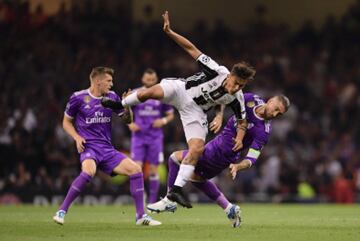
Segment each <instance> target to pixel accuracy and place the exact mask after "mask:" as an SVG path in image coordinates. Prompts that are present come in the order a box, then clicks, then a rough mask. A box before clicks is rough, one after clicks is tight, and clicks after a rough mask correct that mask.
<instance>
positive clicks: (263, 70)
mask: <svg viewBox="0 0 360 241" xmlns="http://www.w3.org/2000/svg"><path fill="white" fill-rule="evenodd" d="M249 2H250V1H245V0H243V1H235V0H226V1H221V3H220V4H221V7H219V6H218V5H219V1H215V0H211V1H188V0H186V1H166V0H158V1H155V0H154V1H145V0H143V1H130V0H127V1H110V0H107V1H97V0H93V1H87V0H84V1H82V0H79V1H69V0H65V1H57V0H51V1H45V0H43V1H41V0H32V1H20V0H14V1H0V89H1V90H2V91H1V97H0V110H1V115H0V203H20V202H29V203H38V204H47V203H58V202H59V201H61V200H62V197H63V196H64V195H65V193H66V190H67V188H68V187H69V185H70V183H71V181H72V180H73V178H74V177H75V176H76V175H77V174H78V172H79V161H78V155H77V153H76V150H75V146H74V143H73V141H72V140H71V139H69V137H68V136H67V135H66V134H65V133H64V131H63V130H62V128H61V120H62V115H63V110H64V107H65V103H66V102H67V99H68V97H69V96H70V95H71V93H72V92H74V91H76V90H79V89H84V88H87V86H88V84H89V80H88V75H89V72H90V70H91V68H92V67H94V66H98V65H101V66H110V67H113V68H114V69H115V71H116V74H115V90H116V91H117V92H119V93H121V92H122V91H123V90H125V89H127V88H133V87H137V86H139V85H140V77H141V74H142V71H143V70H144V69H145V68H147V67H153V68H154V69H156V70H157V71H158V74H159V76H160V77H169V76H188V75H190V74H192V73H193V72H195V71H196V70H197V66H196V63H194V61H191V58H190V57H189V56H187V55H186V53H184V52H183V50H181V49H180V48H179V47H178V46H176V44H175V43H173V42H172V41H171V40H170V39H169V38H167V36H166V35H165V34H164V33H163V32H162V19H161V13H162V11H164V10H165V9H167V10H169V11H170V17H171V21H172V22H171V23H172V26H173V28H174V29H175V30H177V31H180V32H181V33H183V34H184V35H185V36H186V37H188V38H189V39H190V40H192V41H193V42H194V43H195V44H196V45H198V47H199V48H200V49H201V50H202V51H203V52H205V53H207V54H208V55H210V56H212V57H213V58H214V59H215V60H217V61H218V62H220V63H222V64H224V65H226V66H228V67H230V66H231V65H232V64H233V63H235V62H236V61H238V60H246V61H248V62H250V63H251V64H252V65H254V66H255V67H256V69H257V76H256V79H255V81H254V82H253V83H251V84H250V85H249V86H247V87H246V89H245V92H246V91H253V92H255V93H258V94H260V95H262V96H264V97H269V96H271V95H273V94H275V93H284V94H286V95H287V96H289V98H290V99H291V101H292V107H291V109H290V110H289V112H288V113H287V114H286V115H285V116H284V117H283V118H281V119H279V120H275V121H274V122H273V133H272V138H271V140H270V143H269V144H268V145H267V146H266V148H265V149H264V152H263V154H262V156H261V158H260V159H259V160H258V162H257V165H256V167H255V168H251V169H249V170H246V171H244V172H242V173H241V174H240V175H238V178H237V179H236V180H235V182H233V181H232V180H231V178H230V176H229V175H228V173H227V172H224V173H223V175H222V176H220V177H219V178H217V179H216V180H215V182H216V183H217V184H219V186H220V187H221V189H222V190H223V191H224V193H225V195H227V196H228V197H229V198H230V199H231V200H237V201H256V202H360V151H359V145H360V128H359V125H360V124H359V123H360V108H359V105H360V97H359V84H360V60H359V58H358V56H359V53H360V48H359V44H358V43H359V40H360V2H359V1H355V0H353V1H352V0H342V1H336V0H330V1H326V0H321V1H320V0H318V1H310V0H305V1H296V2H295V1H285V0H271V1H270V0H269V1H265V0H263V1H260V0H259V1H251V3H249ZM229 114H231V113H230V112H227V115H229ZM179 126H181V123H180V122H179V119H178V118H177V119H176V120H175V121H174V122H172V123H170V124H169V125H168V126H167V127H166V128H165V131H166V138H165V142H166V145H165V147H166V153H165V156H166V157H168V156H169V154H170V153H171V152H172V151H173V150H177V149H181V148H184V147H185V142H184V136H183V133H182V129H181V128H179ZM113 136H114V138H113V140H114V144H115V145H116V147H117V148H119V149H121V150H124V151H126V150H129V144H130V141H129V137H130V133H129V131H128V129H127V127H126V126H125V125H124V124H122V123H120V122H119V120H116V119H114V128H113ZM210 138H211V136H210ZM165 163H166V162H165ZM163 169H164V168H163ZM188 188H189V190H188V191H189V192H191V193H193V195H191V198H192V199H193V201H208V199H206V198H205V197H204V196H202V195H199V194H198V193H197V192H196V190H195V189H192V188H191V187H190V186H189V187H188ZM128 194H129V191H128V183H127V181H126V180H124V179H122V178H118V179H114V180H110V179H109V178H107V177H105V176H104V175H102V174H101V173H99V175H97V177H96V178H94V180H93V182H92V184H91V185H90V187H89V188H88V189H87V191H86V193H85V194H84V196H83V198H82V199H80V202H84V203H99V202H100V203H114V202H130V201H131V198H130V196H127V195H128ZM162 194H164V188H163V190H162Z"/></svg>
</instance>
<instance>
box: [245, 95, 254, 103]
mask: <svg viewBox="0 0 360 241" xmlns="http://www.w3.org/2000/svg"><path fill="white" fill-rule="evenodd" d="M244 100H245V104H246V103H247V102H249V101H252V100H254V95H253V94H251V93H244Z"/></svg>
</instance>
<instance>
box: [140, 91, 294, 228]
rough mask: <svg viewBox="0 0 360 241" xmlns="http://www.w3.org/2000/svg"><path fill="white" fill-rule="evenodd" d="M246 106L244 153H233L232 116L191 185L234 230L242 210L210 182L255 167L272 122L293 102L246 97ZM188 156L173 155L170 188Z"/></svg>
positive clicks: (162, 205)
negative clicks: (226, 173)
mask: <svg viewBox="0 0 360 241" xmlns="http://www.w3.org/2000/svg"><path fill="white" fill-rule="evenodd" d="M245 104H246V114H247V120H248V130H247V132H246V134H245V137H244V141H243V143H244V145H243V147H242V149H241V150H240V151H235V152H234V151H233V150H232V145H233V139H234V138H235V136H236V128H235V126H236V117H235V116H232V117H231V118H230V119H229V120H228V122H227V124H226V126H225V127H224V129H223V131H222V132H221V133H220V134H219V135H217V136H216V137H215V138H214V139H213V140H212V141H210V142H208V143H207V144H206V146H205V151H204V153H203V154H202V155H201V156H200V158H199V162H198V163H197V165H196V167H195V172H194V174H193V176H192V177H191V181H192V183H193V184H194V185H195V186H196V187H197V188H199V189H200V190H201V191H203V192H204V193H205V194H206V195H207V196H208V197H209V198H210V199H212V200H213V201H215V202H216V203H217V204H218V205H219V206H220V207H221V208H223V209H224V211H225V213H226V214H227V217H228V218H229V219H230V220H231V221H232V223H233V227H239V226H240V223H241V217H240V207H239V206H237V205H235V204H231V203H230V202H229V201H228V200H227V199H226V197H225V196H224V194H223V193H222V192H221V191H220V190H219V189H218V188H217V186H216V185H215V184H214V183H212V182H211V181H209V180H208V179H211V178H213V177H215V176H217V175H218V174H220V173H221V172H222V171H223V170H224V169H226V168H227V167H230V172H231V175H232V177H233V179H234V178H235V176H236V173H237V172H238V171H240V170H243V169H247V168H250V167H251V166H252V165H254V164H255V162H256V160H257V158H258V157H259V155H260V152H261V150H262V148H263V147H264V145H265V144H266V143H267V142H268V139H269V136H270V133H271V122H270V120H271V119H273V118H275V117H277V116H280V115H282V114H284V113H285V112H286V111H287V110H288V108H289V106H290V101H289V99H288V98H287V97H285V96H283V95H277V96H274V97H272V98H271V99H269V100H268V101H267V102H266V103H265V102H264V101H263V100H262V99H261V98H260V97H259V96H258V95H254V94H251V93H246V94H245ZM246 151H247V152H246ZM241 152H244V153H246V155H245V157H244V158H241V156H242V155H241V154H242V153H241ZM186 153H187V151H177V152H174V153H172V154H171V156H170V158H169V163H168V164H169V177H168V188H171V187H172V186H173V185H174V180H175V177H176V175H177V172H178V171H179V166H178V165H179V163H181V162H182V161H183V159H184V156H185V155H186ZM147 208H148V210H150V211H153V212H163V211H172V212H174V211H175V210H176V203H175V202H172V201H171V200H169V198H168V197H165V198H163V199H162V200H160V201H158V202H156V203H154V204H150V205H148V206H147Z"/></svg>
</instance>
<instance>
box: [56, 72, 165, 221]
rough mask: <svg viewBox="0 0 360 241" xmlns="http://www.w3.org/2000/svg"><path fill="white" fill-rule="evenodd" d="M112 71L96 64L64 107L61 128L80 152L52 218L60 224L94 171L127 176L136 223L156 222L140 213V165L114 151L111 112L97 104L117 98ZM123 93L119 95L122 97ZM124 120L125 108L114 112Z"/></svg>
mask: <svg viewBox="0 0 360 241" xmlns="http://www.w3.org/2000/svg"><path fill="white" fill-rule="evenodd" d="M113 74H114V70H113V69H111V68H107V67H96V68H94V69H93V70H92V71H91V73H90V88H89V89H85V90H81V91H78V92H75V93H74V94H73V95H72V96H71V97H70V99H69V102H68V104H67V106H66V110H65V114H64V119H63V127H64V130H65V131H66V132H67V133H68V134H69V135H70V136H71V137H72V138H73V139H74V140H75V142H76V148H77V150H78V152H79V154H80V162H81V173H80V175H79V176H78V177H77V178H76V179H75V180H74V181H73V183H72V184H71V186H70V188H69V191H68V193H67V195H66V197H65V200H64V201H63V203H62V204H61V206H60V208H59V210H58V211H57V212H56V214H55V216H54V217H53V219H54V221H55V222H56V223H58V224H63V223H64V217H65V214H66V213H67V212H68V209H69V207H70V205H71V203H72V202H73V201H74V200H75V198H76V197H78V196H79V195H80V194H81V193H82V192H83V191H84V189H85V187H86V184H87V183H88V182H90V181H91V179H92V177H93V176H94V175H95V173H96V170H97V169H100V170H102V171H103V172H105V173H106V174H108V175H116V174H122V175H127V176H129V178H130V192H131V195H132V197H133V198H134V202H135V208H136V225H150V226H155V225H160V224H161V223H160V222H158V221H156V220H153V219H151V217H150V216H149V215H147V214H146V213H145V212H144V195H143V194H144V180H143V174H142V171H141V168H140V166H139V165H138V164H136V163H135V162H134V161H133V160H131V159H130V158H128V157H127V156H126V155H125V154H123V153H121V152H119V151H117V150H115V148H114V147H113V146H112V144H111V118H112V113H113V111H112V110H111V109H108V108H104V107H103V106H102V105H101V103H100V102H101V98H102V97H103V96H106V97H108V98H110V99H112V100H115V101H120V97H119V96H118V95H117V94H115V93H114V92H113V91H110V89H111V87H112V86H113ZM125 95H126V93H124V95H123V97H125ZM116 113H117V114H119V115H121V116H122V118H123V119H124V120H125V121H126V122H127V123H130V122H131V119H132V117H131V111H130V109H129V108H125V109H122V110H118V111H116Z"/></svg>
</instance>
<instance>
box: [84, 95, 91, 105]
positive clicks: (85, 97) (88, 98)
mask: <svg viewBox="0 0 360 241" xmlns="http://www.w3.org/2000/svg"><path fill="white" fill-rule="evenodd" d="M90 101H91V97H90V96H88V95H85V96H84V102H85V104H88V103H89V102H90Z"/></svg>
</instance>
